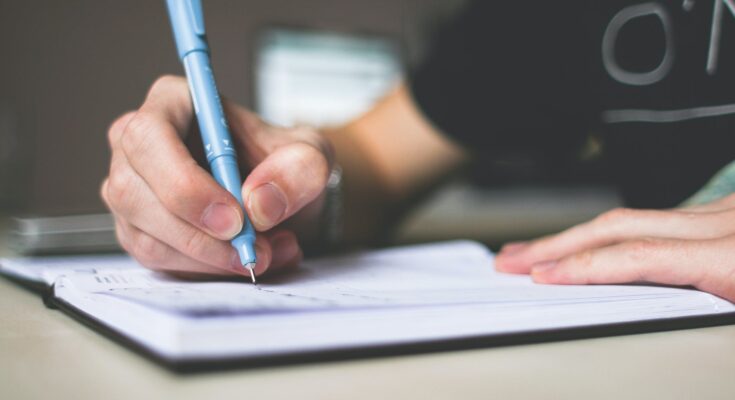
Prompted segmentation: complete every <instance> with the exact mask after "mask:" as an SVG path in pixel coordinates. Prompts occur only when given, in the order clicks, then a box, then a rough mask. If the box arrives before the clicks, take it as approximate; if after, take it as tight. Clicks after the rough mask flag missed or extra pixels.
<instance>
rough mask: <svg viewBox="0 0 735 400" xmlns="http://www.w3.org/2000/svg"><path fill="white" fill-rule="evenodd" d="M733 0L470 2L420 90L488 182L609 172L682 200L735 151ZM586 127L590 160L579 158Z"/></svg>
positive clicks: (661, 203)
mask: <svg viewBox="0 0 735 400" xmlns="http://www.w3.org/2000/svg"><path fill="white" fill-rule="evenodd" d="M729 4H730V2H729V1H728V0H715V1H704V0H685V1H682V0H667V1H649V2H645V1H644V2H641V1H637V2H634V1H625V0H604V1H603V0H600V1H589V0H574V1H543V0H539V1H531V2H520V1H503V2H497V1H476V2H474V3H471V4H470V5H469V6H468V7H467V8H466V9H465V10H464V12H463V13H462V14H461V15H460V16H459V18H457V19H456V20H455V21H453V22H452V23H451V24H449V25H447V26H446V27H444V28H443V29H442V30H440V31H439V32H438V33H437V35H436V37H435V38H434V40H433V41H432V45H433V46H432V49H431V51H430V52H429V53H428V55H427V57H426V58H425V60H424V61H423V62H422V64H421V65H420V66H419V67H418V68H417V69H416V70H415V71H414V72H413V73H412V76H411V87H412V91H413V94H414V97H415V99H416V101H417V103H418V104H419V107H420V108H421V109H422V110H423V112H424V113H425V114H426V116H427V117H428V118H429V119H430V120H431V121H432V122H433V123H434V124H435V125H436V126H437V127H438V128H439V129H441V130H442V131H443V132H445V133H446V134H447V135H449V136H451V137H453V138H455V139H456V140H457V141H458V142H460V143H461V144H463V145H465V146H466V148H467V149H469V150H470V151H471V152H472V153H473V154H474V158H475V160H476V165H475V168H474V170H475V171H476V173H475V175H476V176H477V177H480V178H482V180H484V181H487V182H491V183H498V182H501V181H503V180H504V179H505V180H512V181H517V180H518V179H519V178H526V179H535V180H537V181H538V180H542V181H552V180H554V181H558V180H567V181H570V180H571V181H575V180H583V179H587V180H588V179H595V180H602V179H607V180H611V181H612V182H614V183H616V184H618V185H619V186H620V188H621V189H622V192H623V195H624V197H625V199H626V201H627V202H628V204H629V205H631V206H636V207H670V206H674V205H676V204H677V203H679V202H680V201H682V200H684V199H685V198H686V197H688V196H689V195H691V194H692V193H694V192H695V191H696V190H697V189H698V188H699V187H700V186H702V185H703V184H704V183H705V182H706V181H707V179H708V178H709V177H710V176H712V175H713V174H714V173H715V172H716V171H717V170H718V169H719V168H721V167H722V166H724V165H725V164H727V163H728V162H730V161H733V160H735V51H733V50H732V49H735V9H731V8H730V7H729ZM591 135H593V136H594V137H595V138H597V140H599V141H600V142H601V143H602V153H601V154H602V156H601V157H600V158H599V159H598V161H597V162H596V163H589V162H583V161H580V160H581V155H580V153H581V152H582V151H583V148H584V147H585V145H586V144H589V138H590V137H591Z"/></svg>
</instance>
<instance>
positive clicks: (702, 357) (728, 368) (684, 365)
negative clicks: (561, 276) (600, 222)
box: [0, 279, 735, 400]
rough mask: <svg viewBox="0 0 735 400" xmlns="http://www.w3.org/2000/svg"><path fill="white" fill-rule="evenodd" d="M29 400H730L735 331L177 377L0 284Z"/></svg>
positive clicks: (10, 390) (9, 366) (0, 355)
mask: <svg viewBox="0 0 735 400" xmlns="http://www.w3.org/2000/svg"><path fill="white" fill-rule="evenodd" d="M294 334H298V333H297V332H295V333H294ZM26 398H47V399H48V398H59V399H66V398H70V399H79V400H82V399H101V398H104V399H117V398H120V399H123V398H127V399H130V398H135V399H164V398H172V399H177V400H186V399H195V398H205V399H217V400H220V399H226V398H238V399H244V398H246V399H271V398H283V399H290V400H304V399H350V400H351V399H369V400H379V399H384V398H400V399H412V398H415V399H422V400H424V399H434V398H446V399H473V398H477V399H491V398H492V399H511V398H534V399H537V398H544V399H577V398H578V399H592V398H595V399H597V398H600V399H631V398H641V399H734V398H735V326H725V327H718V328H707V329H695V330H687V331H677V332H664V333H655V334H643V335H632V336H622V337H613V338H603V339H590V340H579V341H570V342H558V343H548V344H537V345H527V346H514V347H504V348H495V349H482V350H468V351H459V352H449V353H437V354H426V355H416V356H402V357H387V358H380V359H370V360H355V361H345V362H332V363H321V364H319V363H317V364H305V365H296V366H287V367H273V368H264V369H250V370H240V371H230V372H221V373H219V372H218V373H210V374H201V375H189V376H179V375H174V374H172V373H169V372H167V371H166V370H164V369H162V368H160V367H158V366H156V365H155V364H152V363H150V362H149V361H148V360H146V359H143V358H141V357H140V356H138V355H136V354H134V353H132V352H130V351H128V350H127V349H125V348H124V347H121V346H119V345H118V344H116V343H114V342H112V341H109V340H108V339H106V338H104V337H102V336H100V335H98V334H97V333H95V332H94V331H92V330H89V329H88V328H86V327H84V326H82V325H80V324H78V323H76V322H75V321H73V320H72V319H70V318H68V317H67V316H65V315H64V314H62V313H60V312H58V311H53V310H49V309H46V308H45V307H44V306H43V304H42V303H41V300H40V298H39V297H37V296H36V295H34V294H32V293H29V292H27V291H26V290H24V289H21V288H19V287H17V286H15V285H14V284H12V283H10V282H8V281H6V280H4V279H0V399H26Z"/></svg>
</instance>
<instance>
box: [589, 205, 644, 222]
mask: <svg viewBox="0 0 735 400" xmlns="http://www.w3.org/2000/svg"><path fill="white" fill-rule="evenodd" d="M634 213H635V211H634V210H632V209H630V208H622V207H619V208H614V209H612V210H610V211H607V212H604V213H602V214H600V215H599V216H598V217H597V218H596V221H597V222H598V223H601V224H607V223H615V222H618V221H621V220H624V219H627V218H630V217H632V216H633V214H634Z"/></svg>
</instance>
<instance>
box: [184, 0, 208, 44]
mask: <svg viewBox="0 0 735 400" xmlns="http://www.w3.org/2000/svg"><path fill="white" fill-rule="evenodd" d="M187 3H189V7H187V8H188V9H189V10H188V11H189V12H188V13H187V14H189V15H188V16H189V20H190V21H191V27H192V29H193V30H194V33H196V34H197V35H199V36H204V35H205V30H204V12H203V11H202V0H189V1H188V2H187Z"/></svg>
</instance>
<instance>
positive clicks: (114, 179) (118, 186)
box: [106, 168, 135, 209]
mask: <svg viewBox="0 0 735 400" xmlns="http://www.w3.org/2000/svg"><path fill="white" fill-rule="evenodd" d="M107 182H108V183H107V186H106V187H107V193H106V195H107V201H108V203H109V205H110V206H111V207H112V208H114V209H120V208H121V206H122V205H123V204H125V203H126V202H127V201H128V200H129V199H130V197H131V195H132V191H133V190H134V184H135V183H134V182H135V179H134V177H133V174H132V172H131V171H129V170H128V169H126V168H116V169H114V170H113V171H112V172H111V173H110V177H109V178H108V179H107Z"/></svg>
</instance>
